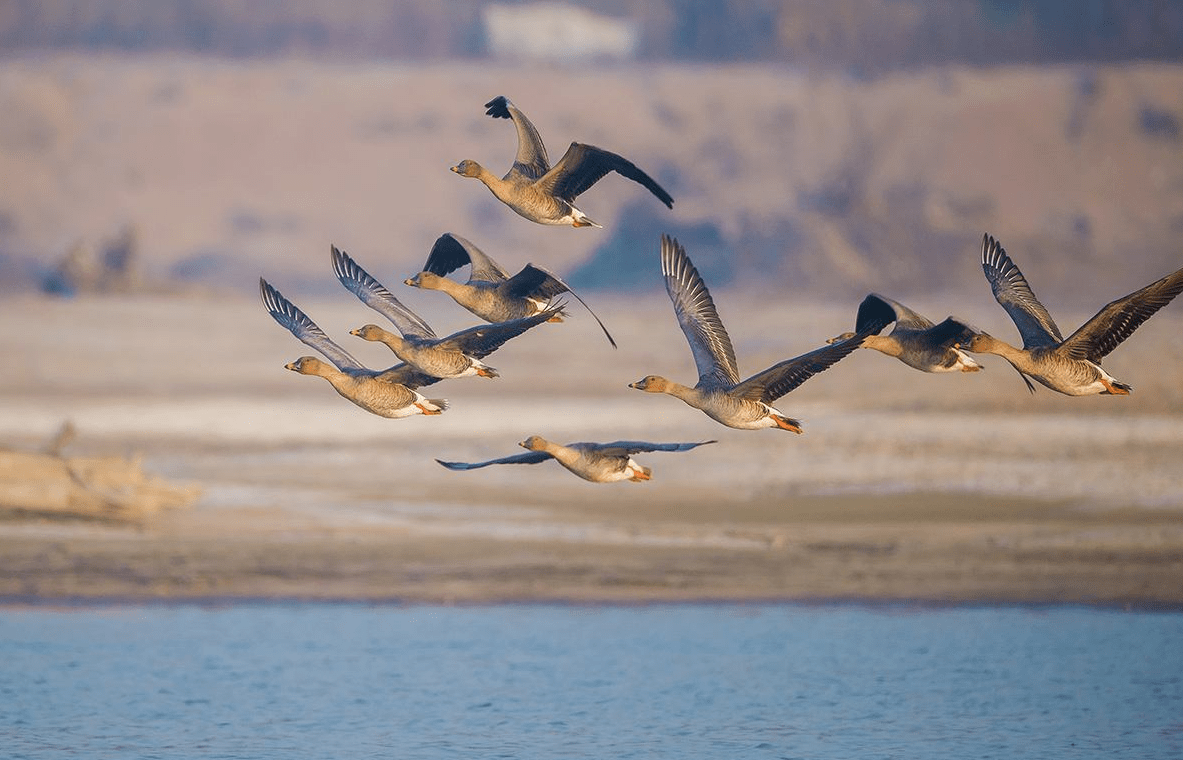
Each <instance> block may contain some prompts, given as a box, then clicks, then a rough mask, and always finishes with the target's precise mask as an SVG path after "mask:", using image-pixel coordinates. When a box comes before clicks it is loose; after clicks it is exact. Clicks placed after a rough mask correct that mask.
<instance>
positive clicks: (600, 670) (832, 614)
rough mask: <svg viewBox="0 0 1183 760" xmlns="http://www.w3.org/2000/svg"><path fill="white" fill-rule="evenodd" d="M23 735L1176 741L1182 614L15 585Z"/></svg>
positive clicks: (60, 747)
mask: <svg viewBox="0 0 1183 760" xmlns="http://www.w3.org/2000/svg"><path fill="white" fill-rule="evenodd" d="M0 663H2V664H0V755H2V756H4V757H8V758H26V757H27V758H59V757H60V758H83V757H85V758H92V757H118V758H134V757H161V758H166V757H169V758H171V757H212V758H259V757H285V758H368V757H383V758H387V757H389V758H460V757H463V758H496V757H506V758H630V757H637V758H640V757H644V758H649V757H670V758H745V757H753V758H825V757H835V758H837V757H859V758H889V757H907V758H910V759H913V758H934V759H935V758H941V759H942V760H943V759H944V758H950V757H957V758H1016V757H1041V758H1043V757H1063V758H1082V757H1096V758H1110V757H1137V758H1160V757H1161V758H1171V757H1176V758H1177V757H1181V756H1183V615H1179V614H1150V613H1124V612H1119V611H1115V610H1098V609H1083V608H1046V609H1043V608H1041V609H1013V608H949V609H931V608H908V607H853V606H798V605H669V606H667V605H654V606H637V607H613V606H605V607H599V606H593V607H580V606H558V605H537V606H534V605H504V606H487V607H461V608H448V607H416V606H411V607H395V606H381V607H371V606H366V605H354V604H308V605H287V604H241V605H239V604H236V605H231V606H226V607H201V606H143V607H141V606H129V607H98V608H94V607H82V608H68V609H44V608H31V609H29V608H16V609H11V608H10V609H7V610H3V611H0Z"/></svg>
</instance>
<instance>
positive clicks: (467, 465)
mask: <svg viewBox="0 0 1183 760" xmlns="http://www.w3.org/2000/svg"><path fill="white" fill-rule="evenodd" d="M550 458H551V456H550V454H547V453H546V452H545V451H526V452H523V453H521V454H511V455H510V456H507V457H499V458H497V459H490V460H488V461H485V462H445V461H444V460H442V459H437V460H435V461H437V462H439V463H440V464H442V465H443V466H444V467H447V468H448V469H449V470H476V469H479V468H481V467H488V466H489V465H491V464H538V463H539V462H545V461H546V460H548V459H550Z"/></svg>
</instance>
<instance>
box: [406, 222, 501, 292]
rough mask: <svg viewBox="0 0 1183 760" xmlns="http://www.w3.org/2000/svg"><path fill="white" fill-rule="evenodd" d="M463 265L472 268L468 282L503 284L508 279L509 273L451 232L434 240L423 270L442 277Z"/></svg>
mask: <svg viewBox="0 0 1183 760" xmlns="http://www.w3.org/2000/svg"><path fill="white" fill-rule="evenodd" d="M465 264H470V265H471V266H472V271H471V272H470V273H469V275H468V281H469V282H473V281H476V282H504V281H505V280H506V279H508V278H509V273H508V272H506V271H505V270H504V269H502V268H501V267H500V265H498V264H497V262H496V261H493V259H491V258H489V257H488V256H486V255H485V254H484V252H483V251H481V249H480V248H477V247H476V246H475V245H473V244H472V243H470V242H468V241H467V240H465V239H464V238H462V237H460V236H459V235H456V234H454V233H451V232H445V233H444V234H442V235H440V236H439V237H438V238H437V239H436V241H435V244H434V245H432V246H431V253H429V254H427V263H426V264H424V265H423V270H424V271H425V272H431V273H432V274H438V275H439V276H440V277H443V276H444V275H446V274H448V273H450V272H454V271H456V270H457V269H459V268H460V267H462V266H464V265H465Z"/></svg>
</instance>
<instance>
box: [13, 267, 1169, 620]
mask: <svg viewBox="0 0 1183 760" xmlns="http://www.w3.org/2000/svg"><path fill="white" fill-rule="evenodd" d="M415 295H416V294H412V296H415ZM420 295H423V298H422V300H421V301H416V303H415V307H414V308H422V309H423V310H424V313H428V314H429V321H430V322H432V323H433V324H435V325H437V328H438V327H441V326H442V327H443V328H444V329H450V328H451V327H454V328H456V329H458V328H459V327H461V326H464V325H462V324H461V323H462V322H463V321H464V320H465V319H466V317H464V315H463V314H459V313H457V311H456V310H455V309H454V305H450V304H447V303H444V304H439V302H438V301H432V300H430V299H429V298H428V295H430V294H420ZM346 296H347V294H345V295H342V297H340V298H311V297H308V298H303V299H299V300H300V305H301V306H302V307H303V308H305V310H306V311H308V312H309V313H310V315H312V316H313V318H314V319H316V320H317V321H318V322H319V323H320V324H321V326H322V327H324V328H325V330H326V331H327V332H328V333H329V334H330V335H334V336H344V337H338V340H339V341H341V342H345V341H347V340H349V336H348V329H350V328H351V327H356V326H358V324H361V323H362V322H364V321H368V320H369V319H370V318H371V317H370V315H368V314H367V312H366V310H365V308H364V307H363V306H361V305H360V304H356V303H351V302H350V300H349V299H348V298H347V297H346ZM988 298H989V294H988V293H985V294H984V295H983V298H982V299H979V300H980V301H981V303H982V304H983V305H988V303H989V302H988V301H987V300H985V299H988ZM407 300H408V302H409V301H411V300H414V298H413V297H408V299H407ZM716 302H717V303H718V304H719V307H720V311H721V312H722V314H723V317H724V320H725V321H726V322H727V323H728V326H729V327H730V329H731V332H732V337H733V340H734V342H735V344H736V352H737V355H738V357H739V363H740V369H741V372H742V373H747V374H750V373H752V372H755V371H758V370H759V369H762V368H764V367H766V366H768V365H770V364H772V363H774V362H775V361H778V360H780V359H783V358H787V357H789V356H793V355H796V354H798V353H803V352H804V351H807V350H809V349H810V348H813V347H816V345H819V344H820V343H821V341H823V340H824V339H825V338H826V337H829V336H830V335H832V334H837V333H838V332H840V331H842V330H844V329H849V328H848V323H850V322H851V320H852V319H853V304H851V305H845V304H825V305H807V304H794V303H783V304H768V303H760V302H756V301H751V300H747V299H744V298H743V297H742V295H741V294H740V293H738V292H729V291H727V290H721V291H720V292H719V293H717V294H716ZM420 304H422V306H421V305H420ZM594 305H595V307H596V309H597V312H598V313H599V314H600V316H601V317H602V318H604V319H605V322H606V323H607V324H608V325H609V327H610V329H612V330H613V332H614V334H615V335H616V337H617V340H618V342H619V343H620V346H621V347H620V349H619V350H615V351H614V350H613V349H611V348H610V347H609V346H608V345H607V344H606V342H604V340H603V337H602V335H600V334H599V331H598V328H597V327H596V326H595V324H594V322H593V321H591V319H590V318H589V317H587V316H586V315H582V316H581V315H579V314H578V313H575V314H573V316H572V317H571V318H570V319H568V320H567V321H566V322H564V323H562V324H559V325H543V326H542V327H540V328H538V329H536V330H535V331H533V332H532V333H530V334H528V335H526V336H523V337H522V338H519V339H517V340H515V341H513V342H511V343H510V344H507V345H506V346H505V347H503V348H502V349H501V350H499V351H498V352H497V353H496V354H494V355H493V356H492V357H490V360H491V361H490V363H492V364H493V365H494V366H497V367H498V369H499V370H501V373H502V376H501V377H500V378H497V379H495V380H485V379H481V378H468V379H464V380H457V381H451V382H447V383H440V384H438V385H437V386H433V395H444V396H446V397H448V398H449V400H450V401H451V402H452V406H451V408H450V409H449V410H448V411H447V412H446V413H444V414H443V415H439V416H437V417H431V418H426V417H416V418H411V419H406V420H386V419H380V418H377V417H374V416H372V415H369V414H366V413H365V412H363V411H361V410H360V409H357V408H355V407H353V406H352V405H350V404H348V403H347V402H345V401H344V400H343V399H341V398H339V397H338V396H337V395H336V394H335V393H334V392H333V391H332V389H331V388H330V387H329V386H328V385H327V384H326V383H324V382H323V381H321V380H320V379H318V378H310V377H301V376H298V375H295V374H294V373H291V372H286V371H285V370H284V369H283V364H284V363H285V362H287V361H290V360H291V359H294V358H295V357H296V356H299V355H301V354H303V353H307V352H308V351H307V349H306V348H305V347H304V346H301V345H300V344H299V343H298V342H296V341H295V340H294V339H293V338H292V337H291V336H290V335H288V334H287V333H286V331H284V330H283V329H282V328H280V327H278V326H277V325H275V324H274V323H272V322H271V321H270V319H269V317H268V316H267V315H266V313H265V312H264V311H263V309H262V307H261V306H260V305H259V304H258V303H256V302H255V301H254V300H253V299H248V298H244V297H239V296H227V297H218V298H213V297H209V296H183V297H182V296H176V297H143V298H130V299H102V298H79V299H74V300H52V299H43V298H35V297H17V298H13V299H9V300H8V301H5V302H4V303H3V304H0V345H2V346H4V347H5V350H6V351H7V352H8V353H9V355H12V356H22V357H26V359H25V360H24V361H21V362H16V363H14V364H13V365H12V368H11V370H9V371H6V372H5V373H4V376H3V378H2V380H0V410H2V413H0V443H2V444H3V445H5V446H8V447H10V448H24V449H33V448H36V447H37V446H38V445H40V443H41V442H43V441H44V440H45V439H47V438H49V437H51V436H52V434H53V431H54V430H55V429H56V428H57V427H58V426H59V425H60V424H61V423H62V422H63V421H65V420H69V421H71V422H72V423H73V424H74V425H75V427H76V428H77V431H78V435H77V438H76V439H75V440H74V442H72V443H70V444H69V446H68V447H67V448H66V449H65V451H64V455H65V456H71V455H78V456H83V455H104V456H118V455H121V456H128V457H137V456H138V457H140V458H141V464H142V467H143V468H144V470H145V471H147V472H148V473H150V474H152V475H153V476H155V477H160V478H163V479H165V480H167V481H169V482H173V483H177V484H179V485H183V486H186V487H190V486H191V487H193V488H194V489H195V490H196V492H198V493H199V495H198V497H197V498H196V500H195V501H193V502H192V503H191V504H189V505H188V506H185V507H177V508H172V509H167V510H164V511H162V512H160V513H159V514H157V515H155V516H152V517H150V518H147V519H144V520H139V521H134V522H128V521H123V522H115V521H94V520H75V519H62V518H51V517H47V516H44V515H38V514H35V513H29V512H26V511H22V510H20V505H7V507H8V509H7V510H6V511H4V513H3V519H2V520H0V597H3V598H5V599H7V600H9V601H18V600H38V601H51V602H52V601H67V600H72V599H73V600H76V599H86V600H93V599H112V600H179V599H205V600H219V599H223V600H225V599H243V598H290V599H326V600H331V599H372V600H384V601H400V600H401V601H427V602H439V603H474V602H486V601H497V600H569V601H581V602H598V601H627V602H645V601H657V600H690V599H695V600H703V599H784V600H828V599H851V600H856V599H857V600H911V601H919V602H933V603H964V602H983V603H990V602H1023V603H1088V604H1107V605H1109V604H1112V605H1129V606H1135V607H1165V608H1178V607H1180V606H1183V467H1180V466H1179V463H1180V462H1183V371H1181V370H1180V365H1179V362H1178V357H1179V356H1183V351H1180V348H1181V346H1180V344H1179V341H1180V340H1181V339H1180V337H1179V336H1180V335H1183V330H1180V327H1183V317H1180V316H1179V315H1177V314H1174V313H1172V312H1171V309H1170V307H1168V309H1165V310H1164V311H1163V312H1162V313H1161V314H1159V315H1157V316H1156V317H1155V318H1154V319H1152V320H1151V321H1150V322H1148V323H1147V324H1146V325H1145V326H1144V327H1143V328H1142V329H1141V330H1139V332H1138V333H1137V334H1135V335H1134V337H1133V338H1131V339H1130V340H1129V341H1127V343H1126V344H1125V345H1123V346H1122V347H1120V348H1119V349H1118V350H1117V351H1116V352H1114V354H1113V355H1112V357H1111V359H1110V360H1109V361H1108V362H1107V365H1108V368H1109V370H1110V371H1111V372H1113V373H1114V374H1115V375H1117V376H1118V377H1119V378H1121V379H1123V380H1126V381H1128V382H1130V383H1132V384H1133V385H1134V387H1135V389H1136V390H1135V392H1134V394H1133V395H1131V396H1129V397H1125V398H1100V397H1096V398H1082V399H1072V398H1066V397H1059V396H1057V395H1056V394H1052V393H1050V392H1046V391H1043V390H1040V391H1039V392H1038V393H1036V394H1035V395H1031V394H1028V392H1027V391H1026V389H1025V388H1024V387H1023V384H1022V382H1021V380H1020V379H1019V378H1018V377H1017V376H1016V375H1015V374H1014V372H1013V371H1012V370H1011V369H1010V368H1009V367H1008V366H1006V365H1005V364H1004V363H1002V362H1001V361H991V360H992V359H995V358H996V357H985V360H984V363H985V364H986V369H985V370H984V371H983V372H979V373H975V374H966V375H957V376H935V375H925V374H922V373H918V372H915V371H913V370H911V369H909V368H907V367H905V366H904V365H902V364H900V363H899V362H897V361H895V360H893V359H890V358H888V357H885V356H883V355H881V354H878V353H876V352H873V351H858V352H856V353H855V354H854V355H852V356H851V357H849V358H847V359H845V360H843V362H841V363H839V364H838V365H835V366H834V367H833V368H831V369H830V370H828V371H827V372H825V373H823V374H821V375H819V376H817V377H815V378H813V379H811V380H810V381H808V382H807V383H805V384H804V385H803V386H801V387H800V388H798V389H797V390H795V391H794V392H792V393H791V394H789V395H788V396H786V397H784V398H783V399H782V400H781V403H780V404H779V406H780V408H782V409H783V410H785V411H786V412H787V413H789V414H791V415H793V416H796V417H799V418H800V419H802V421H803V422H804V426H805V434H804V435H801V436H796V435H792V434H790V433H785V432H782V431H771V430H769V431H735V430H729V429H726V428H723V427H721V426H719V425H717V424H716V423H714V422H712V421H711V420H709V419H708V418H706V417H705V416H704V415H702V414H701V413H699V412H698V411H696V410H694V409H691V408H689V407H687V406H685V405H683V404H682V403H681V402H679V401H677V400H675V399H672V398H668V397H655V396H651V395H648V394H643V393H639V392H636V391H632V390H629V389H628V388H627V384H628V383H629V382H631V381H634V380H637V379H639V378H640V377H641V376H643V375H644V374H647V373H650V372H657V373H661V374H665V375H667V376H670V377H674V378H682V379H686V380H692V379H693V372H694V368H693V364H692V361H691V359H690V356H689V351H688V349H687V347H686V345H685V341H684V339H683V338H682V336H681V334H680V333H679V332H678V328H677V326H676V324H675V323H674V320H673V316H672V314H671V313H670V310H669V304H668V300H665V298H664V294H660V293H655V294H652V295H651V296H645V297H635V298H627V299H626V298H624V297H618V296H610V295H609V296H597V297H596V298H595V302H594ZM914 305H915V306H916V307H917V308H923V309H924V310H925V311H926V312H929V313H930V314H931V316H933V317H937V318H943V316H944V315H945V314H946V313H949V312H950V311H965V308H966V307H970V308H976V307H977V302H976V301H974V302H972V303H967V302H965V301H963V300H961V299H959V298H954V297H952V296H948V297H941V296H939V295H935V296H933V298H932V301H931V303H929V304H920V303H916V304H914ZM954 307H960V308H954ZM433 308H438V311H437V312H436V313H430V312H431V309H433ZM994 308H997V307H994ZM983 310H984V306H983ZM986 313H987V314H988V313H989V312H986ZM995 316H996V317H997V318H998V319H997V321H998V322H999V323H1000V324H998V325H997V326H996V325H995V324H989V327H990V328H991V330H992V331H994V330H995V328H996V332H995V334H1002V335H1005V334H1007V333H1006V332H1005V329H1006V328H1005V322H1004V321H1003V320H1005V315H1004V314H1001V312H1000V313H999V314H998V315H995ZM1084 316H1087V315H1082V316H1081V317H1080V320H1078V321H1082V320H1083V317H1084ZM1075 317H1076V315H1067V316H1065V317H1063V318H1062V320H1061V322H1062V324H1065V325H1067V324H1076V323H1078V321H1075V322H1074V319H1075ZM449 322H454V323H455V324H454V325H449ZM354 323H357V324H354ZM768 325H775V328H776V329H774V330H769V329H767V326H768ZM762 326H763V327H762ZM1069 329H1071V328H1069ZM346 345H348V346H349V348H350V350H351V351H353V352H354V353H355V355H357V356H358V357H359V358H362V360H363V361H365V362H366V363H367V364H371V365H372V366H386V364H389V363H390V359H389V357H387V356H385V355H384V354H383V353H382V352H381V351H379V350H378V349H382V350H385V349H384V348H383V347H381V346H373V345H370V344H364V343H362V342H361V341H355V342H354V343H346ZM1163 357H1167V359H1164V358H1163ZM383 362H385V364H384V363H383ZM436 391H438V394H436V393H435V392H436ZM531 434H541V435H545V436H547V437H550V438H554V439H556V440H560V441H574V440H596V441H610V440H618V439H644V440H654V441H675V440H678V441H704V440H716V441H717V442H716V443H714V444H711V445H708V446H702V447H699V448H697V449H695V450H693V451H690V452H685V453H677V454H674V453H652V454H647V455H639V456H638V459H640V460H641V461H642V462H643V463H644V464H647V465H649V466H651V467H652V468H653V479H652V480H651V481H649V482H646V483H640V484H634V483H618V484H611V485H600V484H591V483H586V482H583V481H580V480H578V479H576V478H575V477H573V476H571V475H570V474H569V473H567V472H566V471H564V470H562V469H561V468H560V467H559V466H558V465H557V464H556V463H554V462H546V463H542V464H537V465H517V466H498V467H489V468H485V469H481V470H475V471H469V472H452V471H448V470H445V469H444V468H443V467H440V466H439V465H438V464H436V462H435V461H434V460H435V459H436V458H440V459H449V460H462V461H478V460H483V459H489V458H492V457H497V456H502V455H505V454H510V453H514V452H517V451H520V450H521V449H520V448H518V447H517V442H518V441H521V440H523V439H524V438H526V437H527V436H528V435H531Z"/></svg>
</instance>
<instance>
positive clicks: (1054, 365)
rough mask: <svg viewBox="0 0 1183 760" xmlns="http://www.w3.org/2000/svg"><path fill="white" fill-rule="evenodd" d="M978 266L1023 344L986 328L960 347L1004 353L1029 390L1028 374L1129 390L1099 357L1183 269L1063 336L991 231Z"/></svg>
mask: <svg viewBox="0 0 1183 760" xmlns="http://www.w3.org/2000/svg"><path fill="white" fill-rule="evenodd" d="M982 271H983V272H985V274H986V280H987V281H988V282H989V283H990V289H991V290H993V291H994V299H995V300H996V301H998V304H999V305H1000V306H1001V307H1002V308H1003V309H1005V310H1006V313H1007V314H1009V315H1010V318H1011V319H1012V320H1013V321H1014V323H1015V327H1017V328H1018V330H1019V335H1020V336H1022V338H1023V347H1022V348H1021V349H1020V348H1015V347H1014V346H1012V345H1010V344H1008V343H1006V342H1004V341H1001V340H999V339H997V338H995V337H993V336H991V335H988V334H986V333H979V334H977V335H974V336H973V337H971V338H969V339H968V340H967V341H965V342H963V343H962V344H961V347H962V348H964V349H965V350H967V351H973V352H975V353H987V354H997V355H998V356H1001V357H1002V358H1004V359H1006V360H1007V361H1008V362H1010V364H1011V366H1012V367H1014V368H1015V369H1016V370H1018V372H1019V374H1020V375H1021V376H1022V377H1023V382H1025V383H1026V384H1027V389H1028V390H1030V391H1031V392H1032V393H1034V392H1035V386H1034V385H1032V384H1031V380H1035V381H1036V382H1037V383H1039V384H1041V385H1044V386H1046V387H1048V388H1051V389H1052V390H1053V391H1059V392H1060V393H1064V394H1067V395H1069V396H1088V395H1092V394H1096V393H1100V394H1107V395H1121V396H1124V395H1127V394H1129V392H1130V391H1131V390H1133V388H1132V387H1131V386H1129V385H1127V384H1126V383H1122V382H1119V381H1118V380H1117V379H1116V378H1114V377H1113V376H1112V375H1110V374H1109V373H1108V372H1106V371H1105V370H1104V369H1102V368H1101V359H1103V358H1104V357H1105V356H1107V355H1108V354H1109V352H1110V351H1112V350H1113V349H1115V348H1117V347H1118V346H1119V345H1120V344H1121V342H1122V341H1124V340H1125V339H1126V338H1128V337H1130V335H1132V334H1133V332H1134V330H1137V329H1138V327H1140V326H1141V325H1142V323H1143V322H1145V321H1146V320H1147V319H1149V318H1150V317H1151V316H1152V315H1153V314H1154V313H1155V312H1156V311H1158V310H1159V309H1161V308H1162V307H1164V306H1166V305H1167V304H1168V303H1170V302H1171V300H1172V299H1173V298H1174V297H1175V296H1177V295H1179V292H1180V291H1183V269H1178V270H1176V271H1174V272H1172V273H1171V274H1168V275H1167V276H1166V277H1163V278H1162V279H1161V280H1158V281H1156V282H1152V283H1151V284H1149V285H1147V286H1146V287H1144V288H1142V289H1140V290H1136V291H1134V292H1133V293H1130V294H1129V295H1128V296H1124V297H1123V298H1119V299H1117V300H1116V301H1113V302H1111V303H1109V304H1108V305H1106V306H1105V308H1103V309H1101V310H1100V311H1099V312H1097V313H1096V315H1095V316H1094V317H1093V318H1092V319H1090V320H1089V321H1087V322H1085V323H1084V324H1083V325H1081V326H1080V327H1079V328H1078V329H1077V330H1076V332H1074V333H1072V334H1071V335H1069V336H1068V338H1067V339H1065V338H1064V337H1063V336H1062V335H1061V334H1060V328H1059V327H1057V326H1056V323H1055V321H1054V320H1053V319H1052V317H1051V315H1050V314H1048V312H1047V309H1045V308H1044V307H1043V304H1041V303H1040V302H1039V299H1038V298H1036V297H1035V293H1034V292H1032V290H1031V286H1030V285H1028V284H1027V280H1026V278H1024V277H1023V273H1022V272H1020V271H1019V268H1018V267H1017V266H1016V265H1015V263H1014V262H1013V261H1011V259H1010V257H1009V256H1007V255H1006V251H1005V250H1004V249H1003V247H1002V245H1001V244H1000V243H999V242H998V241H997V240H995V239H994V238H992V237H991V236H990V235H985V236H983V238H982ZM1028 378H1030V379H1028Z"/></svg>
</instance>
